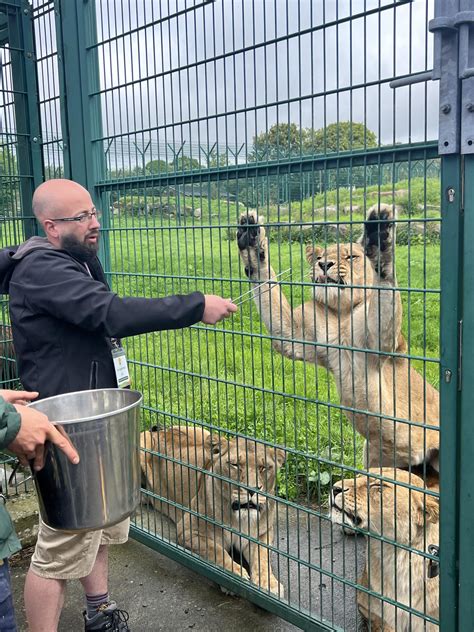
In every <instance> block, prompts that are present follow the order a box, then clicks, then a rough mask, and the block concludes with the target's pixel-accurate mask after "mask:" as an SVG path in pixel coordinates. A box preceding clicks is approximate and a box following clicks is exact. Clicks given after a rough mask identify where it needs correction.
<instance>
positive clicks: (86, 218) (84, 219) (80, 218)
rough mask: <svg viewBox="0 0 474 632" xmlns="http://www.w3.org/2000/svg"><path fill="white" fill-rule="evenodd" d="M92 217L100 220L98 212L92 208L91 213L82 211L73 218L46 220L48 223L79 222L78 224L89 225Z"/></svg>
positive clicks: (50, 218)
mask: <svg viewBox="0 0 474 632" xmlns="http://www.w3.org/2000/svg"><path fill="white" fill-rule="evenodd" d="M93 217H95V218H96V219H100V211H98V210H97V209H96V208H93V209H92V211H83V212H82V213H80V214H79V215H75V216H74V217H57V218H52V217H48V219H49V221H50V222H79V224H86V223H89V222H90V221H91V220H92V218H93Z"/></svg>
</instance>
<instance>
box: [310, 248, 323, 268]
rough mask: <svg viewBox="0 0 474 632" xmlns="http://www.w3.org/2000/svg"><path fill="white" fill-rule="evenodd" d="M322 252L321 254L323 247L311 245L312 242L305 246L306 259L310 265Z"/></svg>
mask: <svg viewBox="0 0 474 632" xmlns="http://www.w3.org/2000/svg"><path fill="white" fill-rule="evenodd" d="M322 254H323V249H322V248H321V246H313V245H312V244H309V245H308V246H306V261H307V262H308V263H309V264H310V265H314V263H315V262H316V259H317V258H318V257H321V256H322Z"/></svg>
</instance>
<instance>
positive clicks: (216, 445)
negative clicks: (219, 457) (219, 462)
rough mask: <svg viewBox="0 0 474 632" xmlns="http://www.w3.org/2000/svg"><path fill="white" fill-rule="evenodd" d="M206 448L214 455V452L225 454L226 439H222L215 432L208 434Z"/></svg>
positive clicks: (227, 442)
mask: <svg viewBox="0 0 474 632" xmlns="http://www.w3.org/2000/svg"><path fill="white" fill-rule="evenodd" d="M205 445H206V450H207V451H208V452H209V453H210V454H212V456H214V455H215V454H225V453H226V452H227V450H228V449H229V441H228V439H224V440H222V438H221V436H220V435H219V434H217V433H214V434H212V433H211V434H210V435H209V436H208V437H207V439H206V443H205Z"/></svg>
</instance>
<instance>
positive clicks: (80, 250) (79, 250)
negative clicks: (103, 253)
mask: <svg viewBox="0 0 474 632" xmlns="http://www.w3.org/2000/svg"><path fill="white" fill-rule="evenodd" d="M60 246H61V249H62V250H65V251H66V252H68V253H69V254H70V255H72V256H73V257H74V259H78V260H79V261H82V262H83V263H87V262H88V261H92V259H94V258H95V257H96V256H97V252H98V250H99V242H97V243H95V244H84V243H81V242H80V241H79V240H78V239H77V238H76V237H73V236H72V235H67V236H66V237H63V238H62V240H61V244H60Z"/></svg>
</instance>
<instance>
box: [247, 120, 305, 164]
mask: <svg viewBox="0 0 474 632" xmlns="http://www.w3.org/2000/svg"><path fill="white" fill-rule="evenodd" d="M303 134H304V130H302V129H301V128H299V127H298V126H297V125H296V123H278V124H276V125H272V127H270V129H269V130H268V132H262V133H261V134H259V135H258V136H255V138H254V139H253V151H252V152H251V159H253V160H255V161H261V160H278V158H288V157H291V156H298V155H299V154H300V153H301V149H302V139H303Z"/></svg>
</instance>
